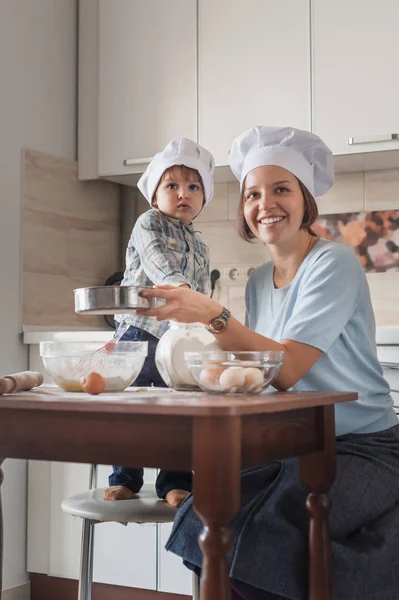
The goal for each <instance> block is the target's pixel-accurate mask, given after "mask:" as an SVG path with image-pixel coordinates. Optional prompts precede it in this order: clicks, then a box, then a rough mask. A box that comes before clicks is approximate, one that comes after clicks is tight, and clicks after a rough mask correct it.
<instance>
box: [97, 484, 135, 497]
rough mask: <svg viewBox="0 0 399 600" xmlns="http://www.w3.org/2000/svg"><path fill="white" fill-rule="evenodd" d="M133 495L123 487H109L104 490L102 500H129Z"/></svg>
mask: <svg viewBox="0 0 399 600" xmlns="http://www.w3.org/2000/svg"><path fill="white" fill-rule="evenodd" d="M135 495H136V494H134V493H133V492H132V491H131V490H129V488H127V487H125V486H124V485H111V487H108V488H107V489H105V490H104V500H131V499H132V498H134V497H135Z"/></svg>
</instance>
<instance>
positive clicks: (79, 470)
mask: <svg viewBox="0 0 399 600" xmlns="http://www.w3.org/2000/svg"><path fill="white" fill-rule="evenodd" d="M110 472H111V467H110V466H106V465H105V466H104V465H103V466H100V467H99V472H98V486H99V487H105V486H107V478H108V475H109V474H110ZM154 479H155V470H154V469H148V470H146V472H145V481H146V483H147V482H148V483H149V482H151V481H154ZM88 484H89V465H83V464H76V463H51V486H50V490H51V491H50V544H49V573H48V574H49V575H52V576H54V577H67V578H71V579H77V578H78V576H79V559H80V544H81V533H82V520H81V519H79V518H74V517H71V516H70V515H68V514H65V513H64V512H63V511H62V510H61V502H62V500H63V499H64V498H68V497H70V496H73V495H74V494H78V493H80V492H84V491H85V490H87V489H88ZM156 552H157V531H156V525H153V524H150V525H145V526H142V525H136V524H129V525H128V526H126V527H125V526H123V525H120V524H119V523H100V524H98V525H96V526H95V530H94V581H96V582H99V583H108V584H113V585H123V586H129V587H135V588H146V589H153V590H155V589H156V580H157V574H156V568H157V556H156Z"/></svg>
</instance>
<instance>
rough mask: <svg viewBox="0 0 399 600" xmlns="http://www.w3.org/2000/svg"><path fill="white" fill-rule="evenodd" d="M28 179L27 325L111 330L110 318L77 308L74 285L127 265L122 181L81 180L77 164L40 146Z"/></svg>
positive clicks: (30, 154) (27, 164) (27, 160)
mask: <svg viewBox="0 0 399 600" xmlns="http://www.w3.org/2000/svg"><path fill="white" fill-rule="evenodd" d="M23 179H24V186H23V188H24V191H23V211H22V223H23V229H22V249H23V253H22V294H23V304H22V321H23V324H24V325H41V326H44V325H49V326H50V327H51V326H57V327H84V328H86V327H87V328H99V327H100V328H103V327H105V323H104V319H103V317H102V316H81V315H77V314H76V313H75V311H74V303H73V290H74V289H75V288H77V287H88V286H92V285H103V284H104V281H105V280H106V279H107V277H109V276H110V275H111V274H112V273H114V272H115V271H118V270H120V269H121V266H122V260H121V257H122V251H121V218H120V198H119V190H120V186H119V185H118V184H116V183H110V182H107V181H85V182H82V181H78V178H77V163H76V162H75V161H71V160H68V159H65V158H57V157H54V156H51V155H48V154H44V153H42V152H38V151H34V150H26V151H25V154H24V174H23Z"/></svg>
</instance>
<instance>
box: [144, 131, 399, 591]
mask: <svg viewBox="0 0 399 600" xmlns="http://www.w3.org/2000/svg"><path fill="white" fill-rule="evenodd" d="M229 160H230V166H231V168H232V171H233V173H234V175H235V176H236V177H237V178H238V179H239V181H240V184H241V202H240V205H239V212H238V227H239V232H240V234H241V236H242V237H243V238H244V239H247V240H251V239H253V238H257V239H258V240H260V241H261V242H263V243H264V244H266V246H267V248H268V251H269V254H270V256H271V261H270V262H268V263H267V264H264V265H262V266H260V267H258V268H257V269H255V270H254V271H253V273H252V274H251V276H250V278H249V281H248V284H247V288H246V307H247V322H246V324H247V327H245V326H244V325H242V324H240V323H239V322H238V321H237V320H236V319H234V318H233V317H232V316H230V314H229V311H227V310H226V309H224V308H223V307H222V306H221V305H220V304H218V303H217V302H215V301H214V300H212V299H210V298H205V297H204V296H201V295H200V294H198V293H196V292H194V291H192V290H188V289H181V288H180V289H175V290H172V289H169V288H167V289H165V288H164V289H159V288H158V289H154V290H149V291H147V292H146V294H147V295H148V296H157V297H161V298H165V299H166V304H165V305H164V306H162V307H160V308H158V309H154V310H152V311H150V312H147V313H146V314H147V315H148V316H150V314H151V315H152V316H154V317H156V318H157V319H159V320H161V319H170V318H173V319H176V320H178V321H183V322H195V321H200V322H202V323H204V324H205V325H206V326H207V327H209V328H210V330H211V331H212V332H213V333H214V335H215V338H217V341H218V344H219V345H220V346H221V347H222V348H224V349H226V350H281V351H283V353H284V363H283V365H282V368H281V370H280V373H279V375H278V377H277V378H276V380H275V381H274V383H273V386H274V387H275V388H276V389H277V390H287V389H291V390H330V391H344V390H346V391H356V392H357V393H358V396H359V398H358V400H357V401H355V402H348V403H344V404H339V405H337V406H336V409H335V415H336V434H337V453H338V456H337V477H336V480H335V483H334V484H333V486H332V488H331V490H330V494H329V495H330V498H331V501H332V510H331V515H330V531H331V539H332V550H333V556H334V598H335V600H348V599H350V600H383V599H384V600H385V599H389V600H391V599H392V600H393V599H394V598H399V561H398V560H397V553H398V544H397V539H398V533H399V425H398V421H397V417H396V415H395V413H394V410H393V408H392V404H393V403H392V399H391V397H390V393H389V386H388V384H387V382H386V381H385V379H384V378H383V375H382V370H381V367H380V365H379V362H378V359H377V355H376V346H375V322H374V315H373V310H372V306H371V301H370V295H369V290H368V285H367V280H366V277H365V274H364V272H363V270H362V268H361V265H360V263H359V261H358V259H357V257H356V255H355V253H354V252H353V250H352V249H351V248H349V247H347V246H345V245H343V244H337V243H334V242H330V241H327V240H324V239H319V238H318V237H317V236H316V235H315V234H314V233H313V231H312V228H311V227H312V223H314V221H315V219H316V217H317V206H316V203H315V200H314V198H315V197H318V196H321V195H322V194H324V193H326V192H327V191H328V190H329V189H330V187H331V186H332V184H333V160H332V155H331V152H330V150H329V149H328V148H327V147H326V146H325V144H324V143H323V142H322V141H321V140H320V138H318V137H317V136H315V135H313V134H311V133H308V132H305V131H300V130H297V129H293V128H289V127H287V128H279V127H254V128H252V129H250V130H248V131H246V132H245V133H244V134H242V135H241V136H239V137H238V138H237V139H236V140H235V141H234V142H233V146H232V149H231V152H230V157H229ZM242 498H243V504H242V506H241V508H240V510H239V512H238V513H237V515H236V517H235V518H234V519H233V521H232V523H231V530H232V533H233V539H234V547H233V551H232V553H231V555H230V576H231V581H232V586H233V590H234V591H233V593H234V595H235V596H234V597H236V598H244V599H247V600H257V599H258V598H259V599H260V598H269V599H275V600H280V599H290V600H305V598H306V597H307V531H308V517H307V513H306V508H305V498H306V489H305V488H304V486H303V485H302V483H301V481H300V479H299V475H298V469H297V460H296V459H290V460H283V461H280V462H276V463H273V464H270V465H267V466H265V467H263V468H257V469H250V470H245V471H243V473H242ZM200 530H201V523H200V521H199V519H198V517H197V516H196V514H195V512H194V510H193V508H192V500H191V497H189V498H188V499H187V500H186V502H184V504H183V505H182V506H181V508H180V510H179V513H178V515H177V518H176V521H175V526H174V529H173V532H172V534H171V537H170V539H169V541H168V544H167V548H168V549H169V550H171V551H172V552H174V553H176V554H178V555H180V556H181V557H182V558H183V559H184V561H185V563H186V564H187V565H188V566H190V567H191V568H194V569H196V570H200V568H201V560H202V557H201V552H200V549H199V546H198V543H197V538H198V534H199V532H200Z"/></svg>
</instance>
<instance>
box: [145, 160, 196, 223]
mask: <svg viewBox="0 0 399 600" xmlns="http://www.w3.org/2000/svg"><path fill="white" fill-rule="evenodd" d="M203 204H204V189H203V186H202V182H201V180H200V178H199V177H198V176H197V175H196V174H195V171H194V170H192V169H190V171H189V172H188V173H187V169H184V170H183V169H182V168H181V167H180V166H176V167H173V168H171V169H168V171H167V172H166V173H165V175H164V177H163V178H162V180H161V182H160V183H159V185H158V188H157V191H156V194H155V199H154V202H153V206H155V207H156V208H159V210H160V211H161V212H162V213H163V214H164V215H166V216H167V217H173V218H174V219H179V221H181V222H182V223H184V225H189V224H190V223H191V221H192V220H193V219H194V218H195V217H196V216H197V215H198V214H199V213H200V212H201V209H202V207H203Z"/></svg>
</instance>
